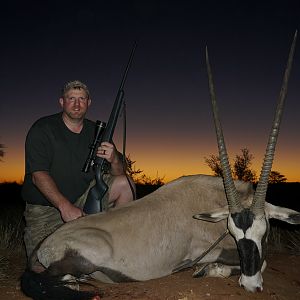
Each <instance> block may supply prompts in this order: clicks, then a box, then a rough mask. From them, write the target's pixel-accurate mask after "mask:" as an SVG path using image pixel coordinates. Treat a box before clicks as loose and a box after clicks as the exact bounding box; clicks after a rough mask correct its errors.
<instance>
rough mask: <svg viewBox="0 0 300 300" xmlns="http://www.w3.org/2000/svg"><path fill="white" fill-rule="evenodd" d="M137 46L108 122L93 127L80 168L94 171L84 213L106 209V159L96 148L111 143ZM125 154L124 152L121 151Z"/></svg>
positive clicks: (133, 51)
mask: <svg viewBox="0 0 300 300" xmlns="http://www.w3.org/2000/svg"><path fill="white" fill-rule="evenodd" d="M136 46H137V42H135V43H134V45H133V49H132V50H131V54H130V57H129V60H128V63H127V66H126V68H125V72H124V74H123V78H122V81H121V85H120V87H119V90H118V93H117V97H116V99H115V102H114V105H113V108H112V111H111V113H110V116H109V119H108V122H107V124H106V126H105V123H104V122H101V121H97V122H96V129H95V137H94V140H93V143H92V144H91V146H90V149H91V150H90V153H89V155H88V158H87V160H86V162H85V164H84V167H83V169H82V171H83V172H88V171H89V169H90V167H91V166H92V165H93V168H94V171H95V178H96V184H95V185H94V186H93V187H92V188H91V189H90V190H89V193H88V196H87V199H86V202H85V205H84V208H83V211H84V212H85V213H86V214H93V213H97V212H101V211H103V210H104V209H106V207H104V206H106V205H104V203H103V201H102V199H103V196H104V195H105V193H106V192H107V190H108V186H107V184H106V183H105V182H104V180H103V172H104V169H105V167H106V164H107V161H106V160H105V159H104V158H102V157H97V156H96V154H95V153H96V149H97V148H98V147H99V145H100V144H101V143H102V142H109V143H112V137H113V134H114V130H115V127H116V124H117V120H118V117H119V114H120V111H121V107H122V106H123V104H124V100H123V99H124V85H125V81H126V78H127V74H128V71H129V68H130V66H131V64H132V61H133V56H134V53H135V49H136ZM123 155H125V153H123Z"/></svg>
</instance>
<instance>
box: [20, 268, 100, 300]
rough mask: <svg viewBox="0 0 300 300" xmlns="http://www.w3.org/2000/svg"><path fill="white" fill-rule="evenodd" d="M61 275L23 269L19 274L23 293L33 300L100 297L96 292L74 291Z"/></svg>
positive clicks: (86, 299)
mask: <svg viewBox="0 0 300 300" xmlns="http://www.w3.org/2000/svg"><path fill="white" fill-rule="evenodd" d="M66 283H67V282H65V281H63V280H62V278H61V276H59V277H53V276H51V275H50V274H49V272H47V270H46V271H44V272H42V273H36V272H33V271H31V270H28V269H27V270H25V272H24V273H23V275H22V276H21V289H22V291H23V293H24V294H25V295H26V296H28V297H30V298H32V299H33V300H92V299H95V300H96V299H100V296H99V294H98V293H96V292H90V291H76V290H73V289H71V288H69V287H67V286H66Z"/></svg>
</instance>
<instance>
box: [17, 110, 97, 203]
mask: <svg viewBox="0 0 300 300" xmlns="http://www.w3.org/2000/svg"><path fill="white" fill-rule="evenodd" d="M94 132H95V123H94V122H92V121H90V120H88V119H85V120H84V123H83V128H82V130H81V132H80V133H74V132H72V131H70V130H69V129H68V127H67V126H66V125H65V123H64V122H63V119H62V113H58V114H55V115H51V116H47V117H44V118H41V119H39V120H38V121H37V122H35V123H34V124H33V125H32V127H31V128H30V130H29V132H28V134H27V137H26V143H25V179H24V184H23V189H22V196H23V199H24V200H25V201H26V202H27V203H30V204H39V205H49V206H52V204H51V203H50V202H49V201H48V200H47V199H46V198H45V197H44V196H43V194H42V193H41V192H40V191H39V190H38V189H37V187H36V186H35V185H34V184H33V182H32V179H31V178H32V176H31V174H32V173H33V172H35V171H47V172H49V175H50V176H51V177H52V178H53V180H54V182H55V183H56V185H57V187H58V189H59V190H60V192H61V193H62V194H63V195H64V196H65V197H66V198H67V199H69V201H70V202H72V203H74V202H75V201H76V200H77V198H78V197H80V196H81V195H82V194H83V193H84V192H85V190H86V189H87V188H88V186H89V183H90V181H91V180H92V179H93V178H94V173H93V171H92V170H90V171H89V172H88V173H84V172H82V168H83V166H84V163H85V160H86V158H87V156H88V154H89V151H90V149H89V146H90V144H91V143H92V141H93V138H94Z"/></svg>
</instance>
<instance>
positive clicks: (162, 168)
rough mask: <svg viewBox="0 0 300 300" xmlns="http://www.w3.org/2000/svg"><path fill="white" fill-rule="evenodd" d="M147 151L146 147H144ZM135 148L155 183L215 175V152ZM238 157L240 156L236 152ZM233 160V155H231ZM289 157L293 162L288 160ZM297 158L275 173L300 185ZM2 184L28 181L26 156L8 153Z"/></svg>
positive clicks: (281, 159) (257, 163)
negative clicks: (211, 158) (211, 164)
mask: <svg viewBox="0 0 300 300" xmlns="http://www.w3.org/2000/svg"><path fill="white" fill-rule="evenodd" d="M144 147H145V145H144ZM144 147H142V148H139V147H138V146H137V147H132V148H133V149H135V151H131V150H130V149H129V151H127V152H128V153H129V154H130V157H131V159H132V160H133V161H136V163H135V165H134V166H135V168H136V169H141V170H142V171H143V174H145V175H146V176H149V177H151V178H152V179H155V178H156V177H158V178H163V179H164V182H168V181H171V180H173V179H175V178H178V177H180V176H183V175H192V174H208V175H211V174H212V172H211V170H210V169H209V167H208V166H207V165H206V164H205V162H204V157H205V156H209V155H210V154H213V153H214V151H213V150H210V151H209V150H207V151H206V153H202V154H201V153H200V154H199V151H197V150H196V149H195V150H192V151H189V152H190V153H189V155H183V153H184V151H185V150H184V149H181V148H180V147H178V148H177V149H176V150H174V149H175V148H174V147H173V148H171V149H172V151H171V150H170V149H169V150H165V151H163V152H162V153H158V152H156V153H155V152H153V151H152V152H151V151H149V150H148V151H146V147H145V148H144ZM234 153H238V151H235V152H234ZM229 155H230V156H231V157H233V155H232V154H229ZM286 157H289V160H286ZM295 159H296V157H295V154H294V155H292V154H291V153H287V154H283V153H277V155H276V158H275V160H274V164H273V168H272V170H275V171H278V172H280V173H281V174H283V175H284V176H285V177H286V178H287V181H288V182H300V174H299V168H296V167H295V164H294V161H295ZM261 162H262V156H259V155H256V156H255V159H254V161H253V165H252V168H253V169H254V170H255V171H256V174H257V176H258V175H259V172H260V168H261ZM0 167H1V168H0V182H18V183H21V182H22V181H23V178H24V154H23V152H16V151H15V152H14V153H13V152H10V153H9V152H7V153H5V156H4V158H2V162H0Z"/></svg>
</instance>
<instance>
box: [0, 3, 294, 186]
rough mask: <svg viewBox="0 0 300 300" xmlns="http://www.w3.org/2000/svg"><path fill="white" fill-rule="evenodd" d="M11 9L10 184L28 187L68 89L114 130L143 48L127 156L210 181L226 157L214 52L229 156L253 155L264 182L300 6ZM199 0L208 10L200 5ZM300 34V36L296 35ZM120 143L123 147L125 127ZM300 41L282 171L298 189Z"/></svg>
mask: <svg viewBox="0 0 300 300" xmlns="http://www.w3.org/2000/svg"><path fill="white" fill-rule="evenodd" d="M207 2H209V3H210V4H204V2H203V1H188V0H187V1H176V0H173V1H168V0H166V1H158V0H157V1H156V0H153V1H150V0H131V1H121V0H112V1H101V0H98V1H96V0H95V1H92V0H85V1H74V0H73V1H71V0H68V1H63V0H60V1H56V0H52V1H34V0H28V1H16V0H11V1H6V2H4V3H2V4H1V11H0V25H1V26H0V32H1V47H0V53H1V57H0V59H1V65H0V66H1V67H0V74H1V82H0V86H1V102H0V116H1V117H0V143H3V144H5V146H6V148H5V156H4V158H3V159H2V160H3V161H2V162H0V182H3V181H22V180H23V176H24V142H25V137H26V133H27V131H28V130H29V128H30V126H31V125H32V123H33V122H34V121H36V120H37V119H38V118H40V117H42V116H45V115H50V114H53V113H56V112H58V111H59V110H60V108H59V105H58V98H59V95H60V89H61V87H62V86H63V84H64V83H65V82H66V81H71V80H75V79H78V80H81V81H83V82H85V83H86V84H87V85H88V87H89V89H90V92H91V95H92V106H91V107H90V110H89V112H88V118H90V119H92V120H97V119H99V120H102V121H106V120H107V119H108V116H109V113H110V110H111V108H112V105H113V102H114V100H115V96H116V93H117V89H118V87H119V84H120V80H121V77H122V73H123V71H124V68H125V65H126V63H127V60H128V57H129V53H130V51H131V48H132V46H133V43H134V41H135V40H138V47H137V50H136V55H135V59H134V63H133V65H132V68H131V70H130V73H129V75H128V78H127V82H126V86H125V100H126V106H127V151H126V152H127V155H128V154H130V157H131V158H132V160H134V161H136V164H135V165H136V168H139V169H142V170H143V171H144V173H145V174H146V175H148V176H151V177H156V176H159V177H165V180H166V181H169V180H171V179H174V178H176V177H179V176H181V175H188V174H197V173H203V174H211V171H210V169H209V168H208V167H207V166H206V164H205V161H204V157H208V156H209V155H211V154H216V153H217V145H216V138H215V132H214V127H213V120H212V114H211V108H210V98H209V90H208V82H207V74H206V66H205V47H206V46H208V50H209V55H210V61H211V65H212V71H213V76H214V80H215V87H216V94H217V101H218V105H219V110H220V115H221V120H222V123H223V130H224V135H225V140H226V143H227V149H228V151H229V155H230V157H231V158H234V156H235V155H236V154H240V153H241V152H240V149H241V148H245V147H246V148H248V149H249V150H250V152H251V153H252V154H253V155H254V157H255V158H254V161H253V168H254V169H255V170H256V171H257V173H259V171H260V166H261V163H262V159H263V155H264V151H265V147H266V143H267V138H268V135H269V131H270V126H271V123H272V119H273V115H274V109H275V105H276V102H277V99H278V95H279V91H280V87H281V83H282V78H283V72H284V69H285V66H286V61H287V57H288V52H289V48H290V45H291V42H292V39H293V35H294V33H295V31H296V29H298V30H299V29H300V26H299V24H300V4H299V1H296V0H294V1H290V0H287V1H284V2H283V1H255V0H253V1H222V3H221V1H207ZM200 3H201V4H200ZM298 35H299V34H298ZM119 123H120V124H119V125H120V126H119V125H118V127H117V130H116V134H115V137H114V140H115V142H116V144H117V146H118V147H119V149H120V150H121V148H120V145H121V144H122V138H121V131H122V127H121V123H122V119H120V122H119ZM299 132H300V44H299V37H298V45H297V46H296V52H295V59H294V64H293V69H292V73H291V78H290V82H289V88H288V96H287V100H286V106H285V111H284V116H283V120H282V126H281V131H280V136H279V139H278V144H277V149H276V155H275V161H274V164H273V170H276V171H279V172H280V173H282V174H284V175H285V176H286V177H287V179H288V181H300V155H299V154H300V138H299Z"/></svg>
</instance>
